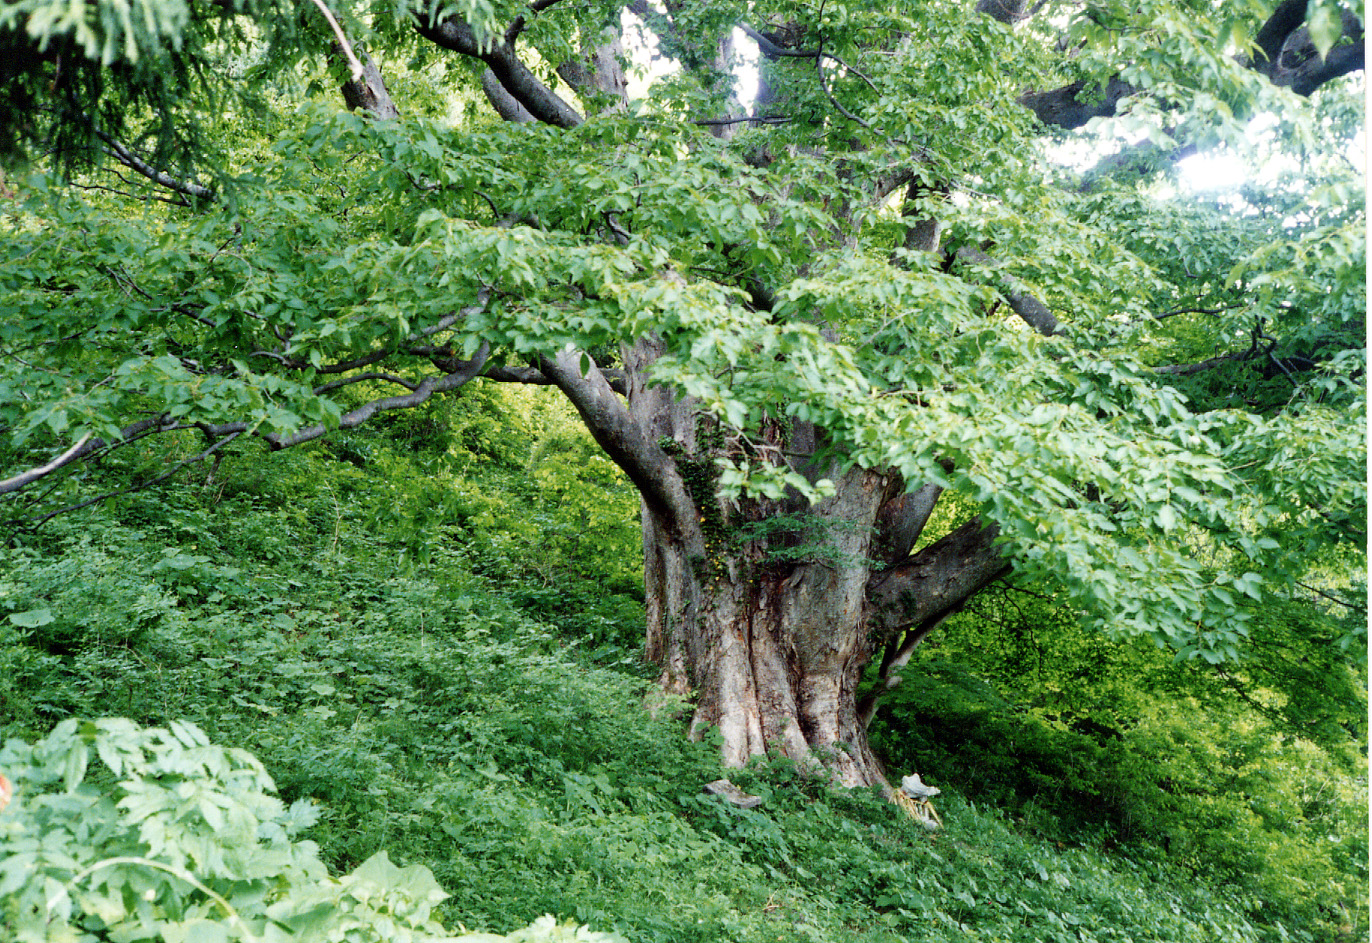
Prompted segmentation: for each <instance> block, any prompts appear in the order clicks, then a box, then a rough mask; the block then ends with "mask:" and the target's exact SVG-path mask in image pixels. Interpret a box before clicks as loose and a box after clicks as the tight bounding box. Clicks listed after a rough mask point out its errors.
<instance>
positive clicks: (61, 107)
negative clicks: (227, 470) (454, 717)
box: [0, 0, 1366, 784]
mask: <svg viewBox="0 0 1372 943" xmlns="http://www.w3.org/2000/svg"><path fill="white" fill-rule="evenodd" d="M629 13H632V14H633V16H630V15H628V14H629ZM1362 22H1363V21H1362V11H1361V7H1360V6H1359V7H1358V9H1356V10H1349V9H1342V8H1340V7H1339V6H1337V5H1334V4H1332V3H1330V2H1328V0H1322V2H1318V3H1306V2H1303V0H1302V2H1291V0H1283V2H1280V3H1277V4H1275V5H1274V4H1272V3H1270V2H1263V0H1249V2H1244V3H1220V2H1214V0H1147V2H1144V3H1142V4H1140V3H1135V2H1130V3H1117V2H1113V0H1110V2H1090V3H1076V2H1071V3H1069V2H1052V0H1044V2H1038V3H1035V4H1032V5H1031V4H1029V3H1027V2H1019V0H981V2H979V3H977V4H976V5H975V6H973V5H972V4H971V3H970V2H966V0H944V2H933V3H928V2H926V3H891V4H884V5H874V4H858V3H848V2H839V0H823V2H820V3H817V4H816V3H808V2H807V3H798V2H789V0H773V2H749V3H731V2H712V3H692V2H683V0H669V2H667V3H666V4H665V6H663V5H650V4H648V3H645V2H642V0H638V2H635V3H633V4H630V5H628V6H627V7H626V6H625V4H624V3H623V2H614V0H608V2H591V0H585V2H573V0H562V2H559V0H537V2H533V3H528V4H524V3H519V2H504V0H502V2H496V3H487V2H481V3H477V2H469V0H458V2H456V3H452V4H447V5H440V4H433V5H430V4H416V5H414V6H407V5H405V4H401V5H400V8H399V9H398V10H397V8H396V7H395V5H388V4H377V5H375V7H373V6H369V5H367V4H365V3H356V4H348V5H343V4H339V5H336V6H334V7H333V8H329V7H327V6H325V5H324V4H323V3H322V2H316V4H315V5H314V6H310V5H302V6H300V7H299V8H298V9H297V10H296V11H295V12H283V11H282V10H279V9H278V8H276V7H273V6H267V5H262V6H260V7H259V6H256V5H254V4H252V3H250V2H243V3H239V2H234V3H218V4H204V5H196V6H183V5H181V4H178V3H173V2H169V0H144V2H142V3H141V4H135V5H133V6H130V5H126V4H114V3H108V4H107V3H97V4H89V3H86V4H75V3H71V2H68V0H24V2H20V3H14V4H10V5H8V6H7V7H6V10H5V11H4V13H3V14H0V62H3V66H0V78H3V79H4V84H3V86H0V87H3V88H4V89H5V91H4V93H3V95H4V104H5V106H7V107H8V109H9V114H10V118H9V119H7V123H6V124H5V126H4V128H3V131H4V133H3V134H0V144H3V145H4V146H5V152H6V153H7V154H8V155H9V157H8V160H9V162H10V164H11V170H10V172H9V173H8V174H7V177H6V186H7V188H8V191H7V192H8V197H7V204H6V206H5V208H4V210H3V214H4V215H3V219H4V228H5V230H6V238H5V242H4V245H3V247H0V286H2V287H0V429H2V430H3V431H4V432H5V433H6V435H7V436H8V440H7V441H8V446H7V448H8V451H6V452H5V453H4V458H5V460H6V461H7V463H8V465H9V467H8V469H7V470H6V469H0V475H4V476H6V477H5V478H4V480H2V481H0V495H7V496H8V498H7V504H6V506H5V513H6V516H7V517H8V519H9V522H10V526H15V527H17V526H25V525H28V526H31V525H33V524H36V523H40V522H41V521H42V520H44V519H46V518H47V517H48V516H50V515H51V514H53V513H60V512H61V511H63V510H64V509H69V508H71V507H73V506H79V505H82V504H84V503H85V502H87V501H90V500H94V499H98V497H99V496H100V495H99V494H98V493H88V492H86V491H83V490H82V489H83V488H85V487H87V486H86V484H85V482H86V481H87V480H88V476H86V475H84V474H83V473H82V472H81V469H82V468H83V467H85V466H86V465H88V464H89V463H91V462H93V461H97V460H105V464H106V466H109V468H111V469H112V468H114V467H116V466H117V465H118V461H119V458H120V456H124V455H129V454H131V453H133V452H135V451H137V450H143V449H146V448H148V447H149V445H150V444H151V443H155V442H165V443H166V444H167V445H166V452H165V455H166V458H165V461H164V463H163V464H162V465H161V466H159V467H158V469H157V470H156V473H153V472H148V471H146V470H143V471H140V472H139V473H138V474H137V475H136V476H135V477H133V478H132V479H131V480H130V481H129V483H128V486H129V487H142V486H147V485H148V484H150V483H152V482H154V481H156V480H158V479H159V478H160V477H164V476H165V475H167V474H171V473H173V472H174V471H175V470H176V469H177V468H179V467H180V463H184V462H187V461H195V460H201V459H204V458H207V457H210V456H213V455H217V454H220V453H222V451H223V450H224V449H225V448H226V447H228V446H229V443H233V442H236V441H237V442H240V444H241V442H243V441H247V440H249V439H252V438H254V437H256V438H258V439H260V440H261V441H262V442H264V443H265V444H266V446H267V447H268V448H270V449H280V448H286V447H289V446H292V445H296V444H299V443H302V442H306V441H310V440H312V439H316V438H319V437H321V436H325V435H327V434H328V432H329V431H330V430H333V429H337V428H339V427H345V428H346V427H352V426H355V425H358V424H360V423H363V422H366V421H367V420H368V419H370V418H371V417H373V416H375V415H376V414H378V413H379V412H382V411H385V410H391V409H400V408H407V407H414V406H419V405H421V404H424V403H426V402H429V401H430V400H431V399H432V398H433V397H435V396H437V395H439V394H442V393H446V392H450V391H453V390H457V389H459V388H460V387H462V386H463V385H465V384H467V383H470V382H474V381H487V382H517V383H537V384H547V385H551V386H554V387H556V388H557V389H559V390H560V391H561V392H562V393H563V394H565V396H566V397H567V399H568V400H569V401H570V402H571V404H572V405H573V406H574V407H575V408H576V410H577V412H578V413H579V415H580V416H581V417H582V419H583V420H584V421H585V423H586V426H587V428H588V429H589V430H590V433H591V435H592V436H594V438H595V440H596V442H597V443H599V445H600V446H601V447H602V448H603V449H604V450H605V452H606V453H607V454H608V455H609V456H610V457H611V458H612V459H613V460H614V461H615V462H616V463H617V464H618V465H619V466H620V467H621V468H622V469H623V470H624V472H625V473H626V475H627V476H628V478H629V479H630V481H632V482H633V484H634V485H635V487H636V488H637V489H638V491H639V492H640V494H641V496H642V526H643V556H644V583H645V593H646V598H647V613H648V625H647V656H648V657H649V658H651V659H652V660H653V661H654V662H655V663H657V664H658V665H660V666H661V684H662V687H663V688H664V690H665V691H667V692H670V693H673V694H676V695H681V696H683V697H686V698H689V700H690V704H691V705H692V710H693V711H694V714H693V720H692V730H693V731H694V732H696V733H697V734H702V733H704V732H705V731H707V730H710V729H714V730H716V731H717V732H718V733H717V735H718V737H719V740H720V743H721V748H722V751H723V756H724V758H725V760H726V761H727V762H728V763H731V764H741V763H743V762H745V761H746V760H747V759H748V758H749V757H750V756H753V755H756V754H760V753H762V752H764V751H767V750H774V751H779V752H780V753H782V754H784V755H786V756H788V757H790V758H792V759H794V760H796V761H797V762H800V763H802V764H823V765H824V766H826V767H827V768H829V769H830V770H831V771H833V773H834V774H835V775H836V776H837V777H838V778H839V779H840V780H841V781H842V782H844V783H847V784H867V783H875V782H881V781H882V771H881V769H880V764H879V763H878V761H877V759H876V758H875V757H874V756H873V754H872V751H871V749H870V748H869V746H868V742H867V736H866V723H867V720H868V719H869V718H870V715H871V710H872V706H873V703H874V696H875V695H876V694H879V692H880V690H881V688H882V687H883V686H885V685H889V684H891V683H894V681H895V679H896V677H897V676H896V675H895V674H894V672H896V671H897V670H898V669H899V666H900V665H902V664H903V663H904V660H905V659H907V658H908V657H909V654H910V652H911V650H912V649H913V647H914V646H915V645H917V644H918V643H919V642H920V641H921V640H922V639H924V638H925V637H926V636H927V635H928V634H929V633H930V632H931V631H933V630H934V629H935V628H936V627H937V626H938V625H939V624H940V622H941V621H942V620H944V619H945V618H946V617H947V616H949V615H950V614H952V613H954V612H956V611H958V610H959V609H960V608H961V607H963V606H964V605H965V604H966V603H967V602H968V600H969V599H971V598H972V597H973V596H974V595H976V594H977V593H978V592H980V591H982V590H983V589H985V588H986V587H987V586H988V585H990V584H991V583H993V582H995V581H997V580H1001V579H1005V578H1013V579H1017V580H1035V581H1038V583H1039V584H1040V585H1044V586H1048V587H1051V588H1053V590H1054V591H1055V592H1060V593H1062V594H1064V597H1065V598H1067V599H1069V600H1071V602H1072V604H1073V605H1075V606H1078V607H1079V608H1080V609H1081V611H1082V612H1083V614H1084V617H1085V618H1087V619H1088V620H1090V621H1092V622H1093V623H1095V624H1096V625H1098V626H1099V628H1100V629H1101V630H1102V631H1106V632H1111V633H1116V634H1119V635H1138V634H1145V635H1149V636H1152V637H1154V638H1156V639H1158V640H1159V641H1160V642H1162V643H1165V644H1169V645H1172V646H1174V647H1175V648H1177V649H1178V651H1179V652H1180V653H1181V655H1182V656H1183V657H1203V658H1207V659H1212V660H1217V659H1228V658H1236V657H1241V649H1242V639H1243V636H1244V634H1245V622H1246V620H1247V618H1248V617H1249V614H1250V613H1251V611H1252V610H1253V607H1255V606H1259V605H1261V604H1262V600H1263V599H1264V598H1265V596H1266V595H1271V594H1276V595H1282V594H1287V593H1290V592H1292V591H1293V590H1294V589H1295V588H1296V587H1297V585H1298V584H1299V583H1300V582H1301V581H1303V580H1305V579H1307V575H1308V574H1309V573H1310V572H1311V569H1312V568H1317V567H1318V568H1323V569H1322V572H1324V573H1326V574H1328V573H1329V572H1331V571H1333V572H1347V571H1348V568H1349V567H1358V566H1360V564H1359V563H1357V562H1355V561H1357V560H1359V559H1360V557H1358V554H1359V553H1360V552H1361V548H1362V546H1363V541H1364V536H1363V535H1364V532H1365V516H1366V515H1365V489H1364V487H1363V481H1364V473H1363V470H1362V469H1363V451H1362V446H1363V434H1364V433H1363V413H1364V405H1363V403H1364V368H1365V355H1364V351H1363V347H1364V339H1363V334H1364V324H1365V292H1364V284H1363V283H1364V257H1365V248H1364V247H1365V235H1364V215H1363V210H1362V204H1363V196H1362V184H1361V177H1360V172H1359V171H1358V170H1356V169H1355V168H1352V167H1350V166H1349V165H1348V163H1347V154H1348V149H1349V147H1350V146H1352V143H1353V142H1354V141H1355V139H1356V137H1357V135H1358V134H1360V133H1361V128H1362V115H1361V108H1360V102H1359V93H1357V92H1356V89H1355V88H1354V83H1356V82H1358V81H1360V78H1359V76H1357V75H1354V76H1353V77H1352V78H1341V77H1342V76H1346V75H1348V74H1349V73H1357V72H1359V70H1361V68H1362V63H1363V33H1362V29H1363V28H1362ZM626 31H627V32H628V33H629V34H630V36H629V38H630V39H633V38H635V37H637V38H638V41H639V42H640V43H642V42H644V41H645V40H646V41H650V42H651V43H652V44H653V45H654V47H655V48H656V50H657V52H656V56H657V57H658V58H657V59H656V60H655V61H656V62H657V63H658V64H659V65H661V66H670V68H660V69H658V70H657V71H658V72H659V73H660V74H659V77H658V78H657V79H656V81H655V82H654V84H653V85H652V86H651V88H650V89H649V90H648V91H647V93H646V94H645V95H644V96H642V97H634V96H631V95H630V94H629V92H628V90H627V89H628V87H629V83H628V82H627V81H626V77H625V69H626V67H631V66H632V59H631V57H626V55H625V52H624V49H625V45H624V43H625V34H626ZM753 49H755V50H756V58H755V67H756V74H757V81H756V88H755V89H754V88H753V87H751V84H752V83H751V78H749V79H748V80H747V82H746V83H745V78H744V77H747V76H750V75H751V73H750V72H749V71H748V70H746V69H743V68H741V67H740V56H741V55H742V54H743V53H745V52H747V51H749V50H753ZM644 58H646V54H645V53H640V54H639V59H640V60H642V59H644ZM326 63H327V68H329V69H332V70H333V71H332V72H331V73H330V74H332V75H333V76H334V77H335V80H336V82H335V84H338V83H341V84H342V87H343V95H342V96H338V95H337V94H336V93H333V92H329V91H328V90H327V89H324V88H323V87H322V86H321V83H320V82H319V81H318V80H319V78H320V77H321V76H322V75H323V74H325V73H324V71H323V70H324V69H325V68H326ZM388 81H389V83H390V87H389V88H388V85H387V82H388ZM325 84H327V83H325ZM345 105H346V107H347V108H351V109H353V110H352V111H351V112H350V111H348V110H345ZM487 106H489V107H487ZM1217 150H1222V151H1225V152H1226V153H1229V154H1231V155H1233V156H1234V157H1235V159H1239V160H1247V161H1248V163H1249V166H1250V167H1252V168H1254V173H1255V176H1254V178H1253V180H1252V181H1251V182H1250V183H1249V184H1247V185H1246V186H1245V187H1243V188H1242V189H1237V188H1235V189H1232V190H1231V191H1230V193H1229V196H1228V197H1227V200H1228V202H1227V203H1226V204H1224V205H1219V204H1216V203H1214V202H1213V201H1211V202H1206V201H1204V200H1201V199H1200V198H1199V197H1195V196H1188V195H1186V191H1185V190H1184V189H1183V188H1181V187H1180V186H1179V184H1178V179H1179V178H1178V175H1179V169H1178V168H1179V162H1180V160H1181V158H1183V157H1185V156H1187V155H1190V154H1196V153H1205V152H1209V151H1217ZM26 162H27V166H28V168H29V169H37V170H40V171H43V170H46V171H52V170H60V171H61V172H62V173H63V174H64V175H65V176H63V177H62V178H61V180H62V181H63V182H64V183H65V184H69V185H68V186H58V185H57V184H56V183H55V182H54V181H55V180H56V179H57V178H54V177H52V176H51V175H49V176H41V175H39V176H35V177H32V178H28V179H27V182H25V179H24V178H23V177H22V175H21V174H20V172H19V169H18V168H19V167H20V165H22V164H25V163H26ZM1264 168H1265V169H1266V177H1265V178H1264V177H1263V176H1262V175H1261V171H1262V170H1263V169H1264ZM1264 181H1265V182H1264ZM134 207H138V208H137V209H135V208H134ZM192 441H195V442H196V444H194V445H192V444H190V443H191V442H192ZM235 447H237V446H235ZM130 464H131V465H132V464H133V463H130ZM112 475H113V471H109V470H107V471H106V473H105V474H103V475H100V476H95V478H94V479H93V480H98V481H101V482H108V481H109V480H111V476H112ZM864 683H865V684H866V687H864ZM860 695H865V696H860Z"/></svg>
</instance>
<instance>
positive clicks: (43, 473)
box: [0, 432, 91, 494]
mask: <svg viewBox="0 0 1372 943" xmlns="http://www.w3.org/2000/svg"><path fill="white" fill-rule="evenodd" d="M90 440H91V433H89V432H87V433H86V434H85V435H83V436H82V437H81V438H80V439H78V440H76V443H75V444H74V445H72V447H71V448H69V449H67V450H66V451H65V452H63V453H62V454H61V455H59V456H57V457H56V458H54V459H53V460H52V461H50V462H48V463H47V464H46V465H40V466H39V467H38V468H31V469H29V470H28V471H26V472H21V473H20V474H18V475H15V476H14V477H13V478H6V479H5V480H4V481H0V494H9V493H10V492H11V491H18V490H19V489H20V488H25V487H27V486H29V485H31V484H32V483H33V482H35V481H37V480H38V479H40V478H45V477H47V476H48V475H51V474H52V473H53V472H55V471H57V470H58V469H59V468H62V467H63V466H65V465H69V464H71V463H72V462H74V461H76V460H77V459H78V458H80V457H81V454H82V451H81V450H82V449H83V448H84V447H85V445H86V443H87V442H89V441H90Z"/></svg>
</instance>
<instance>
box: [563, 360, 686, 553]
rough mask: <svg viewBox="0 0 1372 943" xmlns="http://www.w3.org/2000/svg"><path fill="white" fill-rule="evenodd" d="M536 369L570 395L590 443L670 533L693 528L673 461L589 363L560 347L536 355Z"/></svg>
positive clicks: (682, 485)
mask: <svg viewBox="0 0 1372 943" xmlns="http://www.w3.org/2000/svg"><path fill="white" fill-rule="evenodd" d="M583 367H585V368H586V370H585V373H583V372H582V368H583ZM539 370H540V372H541V373H542V374H543V375H544V376H546V377H548V378H549V379H550V380H552V382H553V383H554V384H555V385H556V386H557V388H558V389H560V390H561V391H562V392H563V393H564V394H565V395H566V397H567V399H569V400H571V403H572V405H573V406H574V407H576V411H577V412H578V413H579V414H580V415H581V418H582V421H583V422H585V423H586V428H587V429H589V430H590V432H591V435H592V437H594V438H595V440H596V443H597V444H599V446H600V447H601V448H602V449H604V451H605V454H606V455H607V456H609V458H610V459H611V460H612V461H613V462H614V463H615V464H616V465H618V466H619V467H620V468H622V469H624V473H625V474H626V475H628V476H629V480H630V481H632V482H633V483H634V486H635V487H636V488H637V489H638V492H639V494H640V495H642V496H643V500H644V502H645V503H646V504H647V505H648V506H649V507H650V508H651V509H652V510H653V511H654V512H655V513H656V514H657V515H658V516H659V517H660V518H661V519H662V520H663V521H665V522H667V524H668V526H670V527H671V528H672V529H673V530H674V531H675V532H676V533H678V534H687V533H690V532H691V531H692V530H694V529H696V527H697V521H696V511H695V505H694V504H693V502H692V501H691V496H690V494H689V493H688V492H687V490H686V485H685V482H683V481H682V479H681V475H680V474H679V473H678V471H677V468H676V463H675V462H674V461H673V460H672V458H671V456H670V455H668V454H667V453H666V452H665V451H663V449H662V448H661V447H660V446H658V444H657V443H656V442H654V441H653V440H652V439H650V438H649V437H648V435H647V433H646V432H645V431H644V430H643V428H642V427H641V426H640V425H639V424H638V423H637V422H636V421H635V420H634V418H633V416H631V415H630V414H629V410H628V409H627V408H626V407H625V405H624V403H622V402H621V401H620V400H619V398H618V397H617V396H616V395H615V393H614V391H613V390H612V389H611V388H610V384H609V383H608V382H607V381H606V379H605V377H604V375H603V374H601V372H600V368H599V367H597V366H596V365H595V362H594V361H593V360H591V358H590V357H589V356H587V355H586V354H584V353H582V352H581V351H577V350H574V349H571V348H566V349H564V350H562V351H559V352H558V353H557V354H556V355H554V356H551V357H542V358H540V359H539Z"/></svg>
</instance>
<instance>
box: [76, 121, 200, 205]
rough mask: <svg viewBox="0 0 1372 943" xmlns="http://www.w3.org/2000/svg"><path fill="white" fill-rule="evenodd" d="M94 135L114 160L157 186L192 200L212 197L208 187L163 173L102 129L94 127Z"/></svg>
mask: <svg viewBox="0 0 1372 943" xmlns="http://www.w3.org/2000/svg"><path fill="white" fill-rule="evenodd" d="M95 135H96V137H98V138H100V140H102V141H104V142H105V153H107V154H108V155H109V156H111V157H113V158H114V159H115V160H117V161H119V163H121V164H123V165H124V166H125V167H127V168H129V169H130V170H133V171H136V172H138V173H140V174H142V175H143V176H144V177H147V178H148V179H149V180H151V181H152V182H153V183H155V184H157V185H158V186H159V187H164V188H166V189H168V190H171V191H173V192H175V193H179V194H181V195H182V196H185V197H189V198H190V199H193V200H213V199H214V191H213V190H210V189H209V188H208V187H202V186H201V185H200V184H198V183H191V182H190V181H188V180H180V179H178V178H176V177H173V176H172V175H171V174H169V173H165V172H163V171H161V170H158V169H157V168H156V167H153V166H152V165H151V164H149V163H148V162H147V161H145V160H143V159H142V158H140V157H139V156H138V155H137V154H135V153H134V152H133V151H131V150H129V149H128V148H127V147H125V146H124V145H123V144H122V143H120V142H119V141H117V140H115V139H114V138H113V137H111V136H110V135H109V134H106V133H105V132H104V131H101V130H100V129H99V128H96V129H95Z"/></svg>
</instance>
